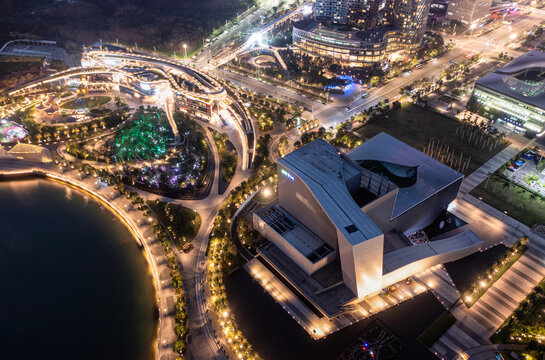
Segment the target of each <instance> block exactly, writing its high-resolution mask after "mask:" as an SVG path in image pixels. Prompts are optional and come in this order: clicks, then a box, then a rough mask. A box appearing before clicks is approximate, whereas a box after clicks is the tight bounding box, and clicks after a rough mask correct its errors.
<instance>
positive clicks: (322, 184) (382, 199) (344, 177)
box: [253, 133, 482, 316]
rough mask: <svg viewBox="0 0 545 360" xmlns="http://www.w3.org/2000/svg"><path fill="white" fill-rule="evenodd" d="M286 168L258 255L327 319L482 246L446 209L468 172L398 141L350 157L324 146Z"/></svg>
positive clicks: (262, 227)
mask: <svg viewBox="0 0 545 360" xmlns="http://www.w3.org/2000/svg"><path fill="white" fill-rule="evenodd" d="M277 170H278V202H277V203H274V204H272V205H269V206H267V207H265V208H263V209H260V210H259V211H257V212H255V213H254V214H253V223H254V227H255V228H256V229H257V230H258V231H259V232H260V233H261V234H262V235H263V236H264V237H265V238H267V239H268V242H267V243H265V245H263V246H261V247H260V248H259V249H258V251H259V252H260V254H261V256H262V257H263V258H264V259H265V260H266V261H267V262H269V264H270V265H271V266H272V267H274V268H275V269H276V270H277V272H278V273H279V274H281V275H282V276H283V277H285V278H286V279H287V280H288V281H289V282H291V284H292V285H293V286H294V287H295V288H297V289H298V290H299V291H300V293H301V294H302V295H303V296H305V297H306V298H307V299H308V300H309V301H310V302H312V303H313V304H314V305H315V306H316V307H317V308H318V309H320V311H322V313H323V314H324V315H326V316H334V315H336V314H338V312H339V311H340V309H342V307H343V306H349V305H350V304H351V303H353V302H355V301H357V300H359V299H362V298H365V297H368V296H372V295H375V294H378V293H380V291H381V290H382V289H385V288H387V287H389V286H391V285H393V284H396V283H398V282H400V281H403V280H405V279H406V278H408V277H410V276H411V275H414V274H416V273H419V272H421V271H423V270H425V269H427V268H429V267H431V266H434V265H437V264H442V263H444V262H449V261H454V260H457V259H459V258H461V257H464V256H467V255H469V254H471V253H473V252H475V251H477V250H478V249H480V247H481V244H482V240H481V239H480V238H479V237H478V236H476V235H475V234H474V233H473V232H472V231H471V230H469V229H468V228H467V224H465V223H463V222H462V221H461V220H460V219H457V218H455V217H453V215H451V214H449V213H448V212H447V211H446V209H447V206H448V205H449V204H450V203H451V202H452V201H453V200H454V199H455V198H456V195H457V194H458V190H459V188H460V185H461V183H462V179H463V175H462V174H460V173H458V172H457V171H455V170H453V169H451V168H449V167H447V166H446V165H443V164H442V163H440V162H438V161H436V160H434V159H432V158H430V157H428V156H427V155H424V154H423V153H421V152H419V151H417V150H416V149H414V148H412V147H410V146H408V145H407V144H405V143H403V142H401V141H399V140H397V139H395V138H393V137H391V136H390V135H388V134H385V133H381V134H379V135H377V136H375V137H374V138H372V139H370V140H368V141H367V142H365V143H363V144H362V145H360V146H359V147H357V148H355V149H353V150H351V151H350V152H348V153H347V154H343V153H339V152H338V151H337V150H336V149H335V148H334V147H333V146H332V145H331V144H329V143H327V142H326V141H324V140H322V139H318V140H315V141H313V142H311V143H310V144H308V145H306V146H303V147H302V148H300V149H298V150H296V151H294V152H292V153H290V154H288V155H287V156H285V157H283V158H281V159H279V160H278V163H277ZM423 234H426V235H423Z"/></svg>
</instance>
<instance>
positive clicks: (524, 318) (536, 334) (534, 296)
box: [490, 280, 545, 359]
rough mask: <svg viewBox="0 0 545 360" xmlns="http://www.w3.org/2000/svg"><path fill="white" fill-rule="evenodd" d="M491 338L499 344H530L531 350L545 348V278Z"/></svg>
mask: <svg viewBox="0 0 545 360" xmlns="http://www.w3.org/2000/svg"><path fill="white" fill-rule="evenodd" d="M490 340H492V342H494V343H497V344H528V348H529V349H530V350H535V349H538V350H541V351H543V350H545V280H542V281H541V282H540V283H539V284H538V285H537V286H536V287H535V288H534V290H533V291H532V292H531V293H530V294H529V295H528V296H527V297H526V299H525V300H524V301H522V302H521V303H520V305H519V306H518V308H517V309H516V310H515V311H514V312H513V313H512V314H511V316H509V318H507V320H505V322H504V323H503V324H502V325H501V326H500V328H499V329H498V330H497V331H496V332H495V333H494V334H493V335H492V336H491V337H490ZM538 359H541V357H538Z"/></svg>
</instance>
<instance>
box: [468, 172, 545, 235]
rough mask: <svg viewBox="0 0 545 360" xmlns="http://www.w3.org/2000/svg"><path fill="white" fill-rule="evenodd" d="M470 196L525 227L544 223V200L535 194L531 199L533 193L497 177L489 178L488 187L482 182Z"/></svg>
mask: <svg viewBox="0 0 545 360" xmlns="http://www.w3.org/2000/svg"><path fill="white" fill-rule="evenodd" d="M506 184H509V186H508V187H507V185H506ZM470 194H471V195H473V196H475V197H476V198H482V201H483V202H485V203H487V204H488V205H490V206H492V207H494V208H496V209H498V210H499V211H502V212H507V215H509V216H511V217H512V218H513V219H515V220H518V221H520V222H521V223H523V224H525V225H527V226H530V227H532V226H533V225H534V224H536V223H545V211H543V205H544V203H545V198H544V197H541V196H539V195H537V194H535V195H534V196H535V198H533V197H534V196H533V194H534V193H533V192H530V191H528V190H526V189H525V188H524V187H522V186H520V185H518V184H515V183H513V182H511V181H508V180H505V179H503V178H501V177H499V176H497V175H492V176H491V177H490V180H489V181H488V185H487V182H486V181H483V182H482V183H481V184H479V186H477V187H476V188H475V189H473V190H472V191H471V193H470Z"/></svg>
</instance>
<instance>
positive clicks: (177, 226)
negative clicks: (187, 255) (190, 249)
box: [146, 200, 202, 249]
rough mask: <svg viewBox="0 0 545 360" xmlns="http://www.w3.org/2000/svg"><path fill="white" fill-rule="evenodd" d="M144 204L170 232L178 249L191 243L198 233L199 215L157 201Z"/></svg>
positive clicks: (178, 206) (177, 206) (179, 206)
mask: <svg viewBox="0 0 545 360" xmlns="http://www.w3.org/2000/svg"><path fill="white" fill-rule="evenodd" d="M146 204H147V205H148V206H149V207H150V208H151V209H152V210H153V211H154V212H155V214H156V215H157V217H158V219H159V221H160V222H161V223H162V224H163V225H164V226H165V227H166V228H167V230H168V231H169V232H170V235H172V238H173V239H174V242H175V244H176V247H177V248H178V249H181V248H182V246H183V245H184V244H186V243H190V242H191V241H193V239H194V238H195V236H196V235H197V233H198V232H199V228H200V227H201V222H202V219H201V216H200V215H199V213H197V212H195V211H193V210H191V209H188V208H186V207H184V206H181V205H177V204H174V203H166V202H162V201H159V200H156V201H147V202H146Z"/></svg>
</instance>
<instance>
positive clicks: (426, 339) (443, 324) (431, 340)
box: [418, 310, 456, 348]
mask: <svg viewBox="0 0 545 360" xmlns="http://www.w3.org/2000/svg"><path fill="white" fill-rule="evenodd" d="M455 322H456V318H455V317H454V315H452V313H451V312H450V311H448V310H447V311H445V312H444V313H443V314H441V316H439V317H438V318H437V320H435V321H434V322H433V323H432V324H431V325H430V327H429V328H427V329H426V331H424V332H423V333H422V335H420V336H419V337H418V340H419V341H420V342H421V343H422V344H424V345H425V346H426V347H428V348H429V347H432V346H433V344H435V342H436V341H437V340H439V338H440V337H441V336H443V334H444V333H446V332H447V330H448V329H449V328H450V327H451V326H452V325H454V323H455Z"/></svg>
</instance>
